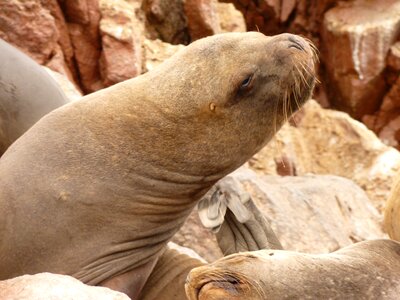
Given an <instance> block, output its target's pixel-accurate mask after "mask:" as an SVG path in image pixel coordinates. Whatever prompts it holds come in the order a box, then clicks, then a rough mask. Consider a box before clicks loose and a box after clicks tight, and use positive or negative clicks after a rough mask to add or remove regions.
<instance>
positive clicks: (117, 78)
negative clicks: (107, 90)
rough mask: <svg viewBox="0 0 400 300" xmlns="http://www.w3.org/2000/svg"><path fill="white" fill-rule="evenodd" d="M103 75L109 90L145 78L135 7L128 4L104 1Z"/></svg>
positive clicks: (123, 0)
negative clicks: (120, 83)
mask: <svg viewBox="0 0 400 300" xmlns="http://www.w3.org/2000/svg"><path fill="white" fill-rule="evenodd" d="M100 11H101V21H100V33H101V41H102V52H101V60H100V72H101V77H102V80H103V84H104V85H105V86H110V85H113V84H115V83H118V82H121V81H124V80H126V79H129V78H132V77H135V76H137V75H140V74H141V71H142V70H141V69H142V67H141V66H142V48H141V40H140V32H138V31H137V30H136V28H137V27H138V26H137V25H136V24H137V23H138V22H139V21H137V20H136V16H135V13H134V7H133V6H131V5H130V4H129V3H128V2H127V1H125V0H114V1H101V4H100Z"/></svg>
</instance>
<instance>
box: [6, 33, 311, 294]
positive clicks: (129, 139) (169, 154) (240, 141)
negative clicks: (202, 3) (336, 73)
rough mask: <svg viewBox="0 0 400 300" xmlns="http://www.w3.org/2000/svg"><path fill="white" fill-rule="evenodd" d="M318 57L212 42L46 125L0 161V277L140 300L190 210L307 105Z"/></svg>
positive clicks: (303, 51)
mask: <svg viewBox="0 0 400 300" xmlns="http://www.w3.org/2000/svg"><path fill="white" fill-rule="evenodd" d="M314 59H315V54H314V51H313V48H312V47H311V45H310V44H309V43H308V42H307V41H306V40H304V39H302V38H300V37H298V36H295V35H291V34H282V35H278V36H274V37H267V36H265V35H263V34H261V33H256V32H250V33H226V34H221V35H215V36H212V37H208V38H205V39H201V40H198V41H196V42H194V43H193V44H191V45H189V46H188V47H186V48H184V49H182V50H181V51H179V52H178V53H177V54H175V55H174V56H173V57H171V58H170V59H168V60H167V61H165V62H164V63H163V64H161V65H160V66H158V67H157V68H155V69H154V70H152V71H150V72H148V73H146V74H144V75H141V76H139V77H137V78H134V79H131V80H127V81H125V82H122V83H119V84H116V85H114V86H111V87H109V88H107V89H104V90H101V91H98V92H96V93H93V94H90V95H88V96H85V97H84V98H83V99H81V100H80V101H77V102H74V103H70V104H67V105H64V106H63V107H61V108H59V109H56V110H54V111H53V112H51V113H49V114H48V115H46V116H45V117H44V118H42V119H41V120H40V121H39V122H37V123H36V124H35V125H34V126H33V127H32V128H31V129H30V130H28V131H27V132H26V133H25V134H24V135H23V136H22V137H21V138H19V139H18V140H17V141H16V142H15V143H14V144H13V145H12V146H11V147H10V148H9V149H8V150H7V151H6V153H5V154H4V155H3V157H2V158H1V159H0V241H1V244H0V257H1V259H0V279H6V278H10V277H15V276H18V275H21V274H26V273H29V274H34V273H39V272H45V271H46V272H52V273H60V274H68V275H72V276H74V277H75V278H78V279H80V280H81V281H83V282H84V283H88V284H91V285H102V286H107V287H110V288H113V289H115V290H117V291H121V292H124V293H126V294H127V295H128V296H130V297H131V298H133V299H137V297H138V295H139V293H140V291H141V290H142V288H143V285H144V284H145V282H146V280H147V279H148V277H149V274H150V273H151V271H152V269H153V267H154V265H155V264H156V262H157V259H158V257H159V256H160V255H161V254H162V253H163V251H164V250H165V245H166V243H167V242H168V241H169V240H170V239H171V237H172V236H173V235H174V233H175V232H176V231H177V230H178V229H179V228H180V227H181V226H182V224H183V223H184V221H185V219H186V218H187V216H188V215H189V214H190V212H191V210H192V209H193V207H194V206H195V205H196V203H197V201H198V200H199V199H200V198H201V197H202V196H203V195H204V194H205V193H206V192H207V191H208V190H209V189H210V187H211V186H212V185H213V184H214V183H215V182H217V181H218V180H219V179H221V178H222V177H224V176H225V175H227V174H228V173H230V172H232V171H233V170H234V169H236V168H238V167H239V166H240V165H242V164H243V163H244V162H245V161H246V160H247V159H249V158H250V157H251V156H252V155H254V154H255V153H256V152H257V151H258V150H260V149H261V148H262V147H263V146H264V145H265V144H266V143H267V142H268V141H269V140H270V139H271V137H272V136H273V135H274V133H275V131H276V130H277V129H278V128H279V127H280V126H281V125H282V123H283V122H284V120H286V119H287V117H288V116H289V115H290V113H291V112H293V111H294V110H296V109H297V108H298V107H299V106H300V105H301V104H302V103H304V102H305V101H306V100H307V99H309V98H310V96H311V93H312V90H313V86H314V81H315V73H314Z"/></svg>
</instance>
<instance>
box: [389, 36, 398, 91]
mask: <svg viewBox="0 0 400 300" xmlns="http://www.w3.org/2000/svg"><path fill="white" fill-rule="evenodd" d="M386 68H387V69H386V81H387V83H388V84H389V85H393V84H394V83H395V81H396V80H397V78H398V77H399V73H400V41H398V42H396V43H394V44H393V45H392V46H391V47H390V49H389V53H388V55H387V58H386Z"/></svg>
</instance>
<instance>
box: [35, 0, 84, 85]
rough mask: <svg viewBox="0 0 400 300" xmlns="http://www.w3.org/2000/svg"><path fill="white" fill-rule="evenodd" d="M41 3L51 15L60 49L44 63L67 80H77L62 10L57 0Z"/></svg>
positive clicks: (72, 50)
mask: <svg viewBox="0 0 400 300" xmlns="http://www.w3.org/2000/svg"><path fill="white" fill-rule="evenodd" d="M41 3H42V5H43V7H45V8H46V9H48V10H49V12H50V13H51V15H52V16H53V18H54V21H55V25H56V27H57V30H58V34H59V39H58V44H59V47H60V50H57V52H56V53H57V54H56V55H54V56H53V58H52V59H51V61H50V62H49V63H47V64H46V65H47V66H48V67H50V68H51V69H52V70H54V71H57V72H59V73H62V74H64V75H66V76H67V77H68V78H69V80H71V81H74V82H78V76H77V72H76V68H75V64H74V58H73V57H74V49H73V47H72V43H71V39H70V37H69V32H68V27H67V23H66V22H65V18H64V15H63V12H62V11H61V8H60V6H59V4H58V2H57V0H41ZM60 51H61V52H62V55H60ZM60 62H61V64H60Z"/></svg>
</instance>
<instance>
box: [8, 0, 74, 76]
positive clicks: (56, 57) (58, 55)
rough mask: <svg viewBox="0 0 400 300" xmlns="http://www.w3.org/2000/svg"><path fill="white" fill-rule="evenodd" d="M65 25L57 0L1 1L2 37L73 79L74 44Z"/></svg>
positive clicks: (36, 59)
mask: <svg viewBox="0 0 400 300" xmlns="http://www.w3.org/2000/svg"><path fill="white" fill-rule="evenodd" d="M53 13H54V15H52V14H53ZM65 29H66V27H65V21H64V19H63V16H62V14H61V12H60V10H59V8H58V5H57V2H55V0H42V1H29V0H28V1H25V0H10V1H0V38H2V39H4V40H5V41H7V42H8V43H10V44H12V45H14V46H16V47H17V48H19V49H20V50H22V51H23V52H25V53H26V54H27V55H29V56H30V57H31V58H33V59H34V60H35V61H37V62H38V63H39V64H41V65H47V66H49V67H50V68H52V69H53V70H56V71H58V72H60V73H63V74H65V75H67V76H68V77H69V78H70V80H73V79H74V76H73V72H72V71H71V69H69V67H71V66H72V65H69V64H71V63H72V61H71V59H72V56H71V44H70V42H69V39H68V35H66V31H65ZM66 61H67V62H69V63H67V62H66Z"/></svg>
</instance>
